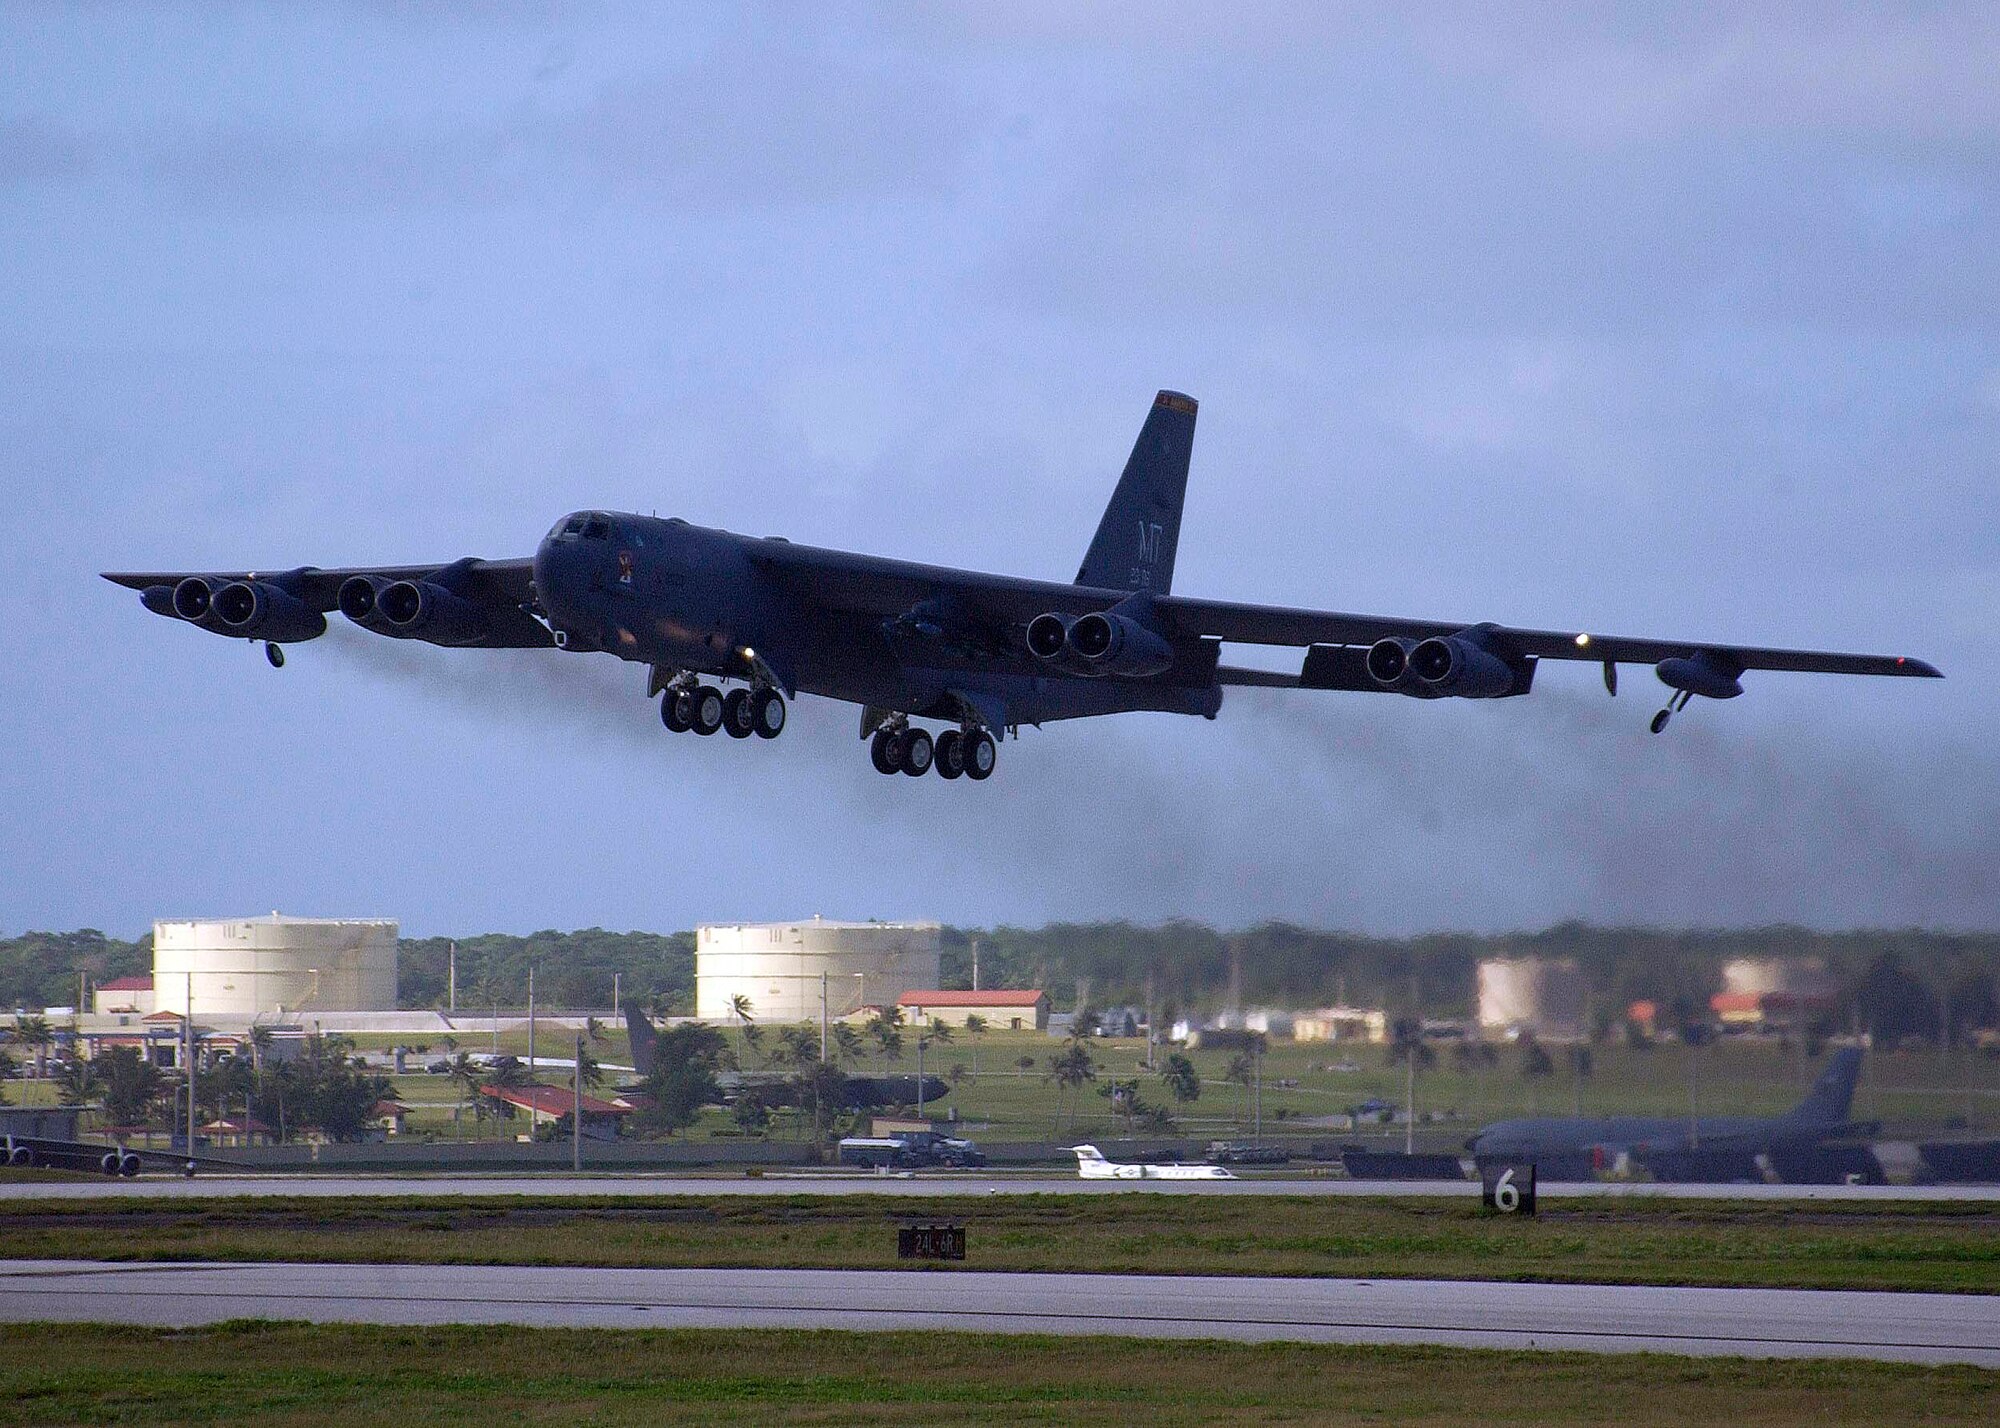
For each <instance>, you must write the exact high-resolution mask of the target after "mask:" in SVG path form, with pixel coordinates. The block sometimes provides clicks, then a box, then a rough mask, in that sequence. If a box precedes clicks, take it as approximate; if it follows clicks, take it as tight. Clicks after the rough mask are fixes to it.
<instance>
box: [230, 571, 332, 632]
mask: <svg viewBox="0 0 2000 1428" xmlns="http://www.w3.org/2000/svg"><path fill="white" fill-rule="evenodd" d="M209 612H210V614H211V615H212V616H213V626H212V628H214V629H215V631H216V632H217V633H218V634H227V635H240V636H243V637H244V638H246V639H259V640H266V641H268V642H270V643H272V644H289V643H292V642H295V641H298V640H316V639H318V638H319V637H320V636H321V635H323V634H325V633H326V616H324V615H322V614H321V613H320V612H319V611H317V610H314V609H311V608H309V607H308V606H307V605H306V603H305V602H304V601H303V600H301V599H299V598H298V597H297V596H296V595H293V594H292V593H291V592H290V591H288V590H285V589H283V588H282V587H280V586H277V585H273V584H272V583H271V582H270V581H268V580H236V581H232V582H230V583H229V584H227V585H225V586H223V587H222V588H221V589H220V590H218V591H216V592H215V593H214V595H213V596H212V597H211V598H210V600H209Z"/></svg>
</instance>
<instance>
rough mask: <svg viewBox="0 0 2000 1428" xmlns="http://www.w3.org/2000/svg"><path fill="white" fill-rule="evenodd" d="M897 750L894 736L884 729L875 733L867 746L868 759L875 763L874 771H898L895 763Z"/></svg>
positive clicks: (884, 772)
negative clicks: (871, 741) (872, 740)
mask: <svg viewBox="0 0 2000 1428" xmlns="http://www.w3.org/2000/svg"><path fill="white" fill-rule="evenodd" d="M898 752H899V750H898V749H897V748H896V736H895V735H894V734H891V733H890V732H889V731H888V730H886V729H884V730H882V731H881V732H880V733H878V734H876V736H875V740H874V742H873V743H871V744H870V745H869V746H868V758H869V761H870V762H871V763H873V764H874V765H875V772H876V773H880V774H892V773H895V772H897V771H898V766H897V763H896V756H897V754H898Z"/></svg>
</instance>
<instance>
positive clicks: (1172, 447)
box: [1076, 392, 1195, 595]
mask: <svg viewBox="0 0 2000 1428" xmlns="http://www.w3.org/2000/svg"><path fill="white" fill-rule="evenodd" d="M1194 415H1195V400H1194V398H1193V397H1185V396H1182V395H1181V394H1180V393H1179V392H1161V393H1160V394H1159V396H1157V397H1155V398H1153V410H1152V411H1151V412H1149V413H1148V414H1147V416H1146V424H1145V426H1143V427H1141V428H1140V429H1139V439H1138V440H1137V441H1136V442H1134V443H1133V444H1132V455H1131V456H1130V457H1129V458H1127V460H1126V462H1125V474H1124V475H1122V476H1120V477H1119V478H1118V489H1117V490H1116V491H1113V492H1112V493H1111V504H1110V505H1108V506H1106V507H1105V508H1104V519H1103V520H1101V521H1099V522H1098V523H1097V538H1096V539H1095V540H1093V541H1091V543H1090V549H1089V550H1088V551H1087V552H1085V554H1084V557H1083V567H1082V568H1081V569H1080V570H1078V571H1077V572H1076V583H1077V584H1079V585H1090V586H1094V587H1097V588H1099V589H1103V590H1150V591H1152V592H1153V593H1154V594H1156V595H1165V594H1167V593H1168V592H1169V591H1170V590H1172V589H1173V585H1174V551H1175V549H1176V548H1177V547H1178V546H1179V545H1180V539H1181V503H1182V501H1183V500H1185V499H1186V497H1187V477H1188V458H1189V457H1190V456H1191V455H1193V453H1194Z"/></svg>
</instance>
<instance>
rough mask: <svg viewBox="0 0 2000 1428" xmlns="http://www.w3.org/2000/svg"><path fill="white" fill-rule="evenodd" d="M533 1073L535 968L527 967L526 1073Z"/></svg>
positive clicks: (530, 1074)
mask: <svg viewBox="0 0 2000 1428" xmlns="http://www.w3.org/2000/svg"><path fill="white" fill-rule="evenodd" d="M534 1074H535V969H534V967H533V965H532V964H531V965H530V966H529V968H528V1075H529V1076H531V1077H532V1076H533V1075H534Z"/></svg>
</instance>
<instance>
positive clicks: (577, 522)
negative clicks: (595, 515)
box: [556, 516, 583, 536]
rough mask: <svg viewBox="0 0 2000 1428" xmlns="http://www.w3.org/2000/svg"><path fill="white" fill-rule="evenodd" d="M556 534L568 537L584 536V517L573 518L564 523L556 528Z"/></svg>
mask: <svg viewBox="0 0 2000 1428" xmlns="http://www.w3.org/2000/svg"><path fill="white" fill-rule="evenodd" d="M556 534H557V535H566V536H573V535H582V534H583V517H582V516H571V517H570V518H569V519H568V520H566V521H564V522H563V523H562V524H561V525H560V526H558V527H557V528H556Z"/></svg>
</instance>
